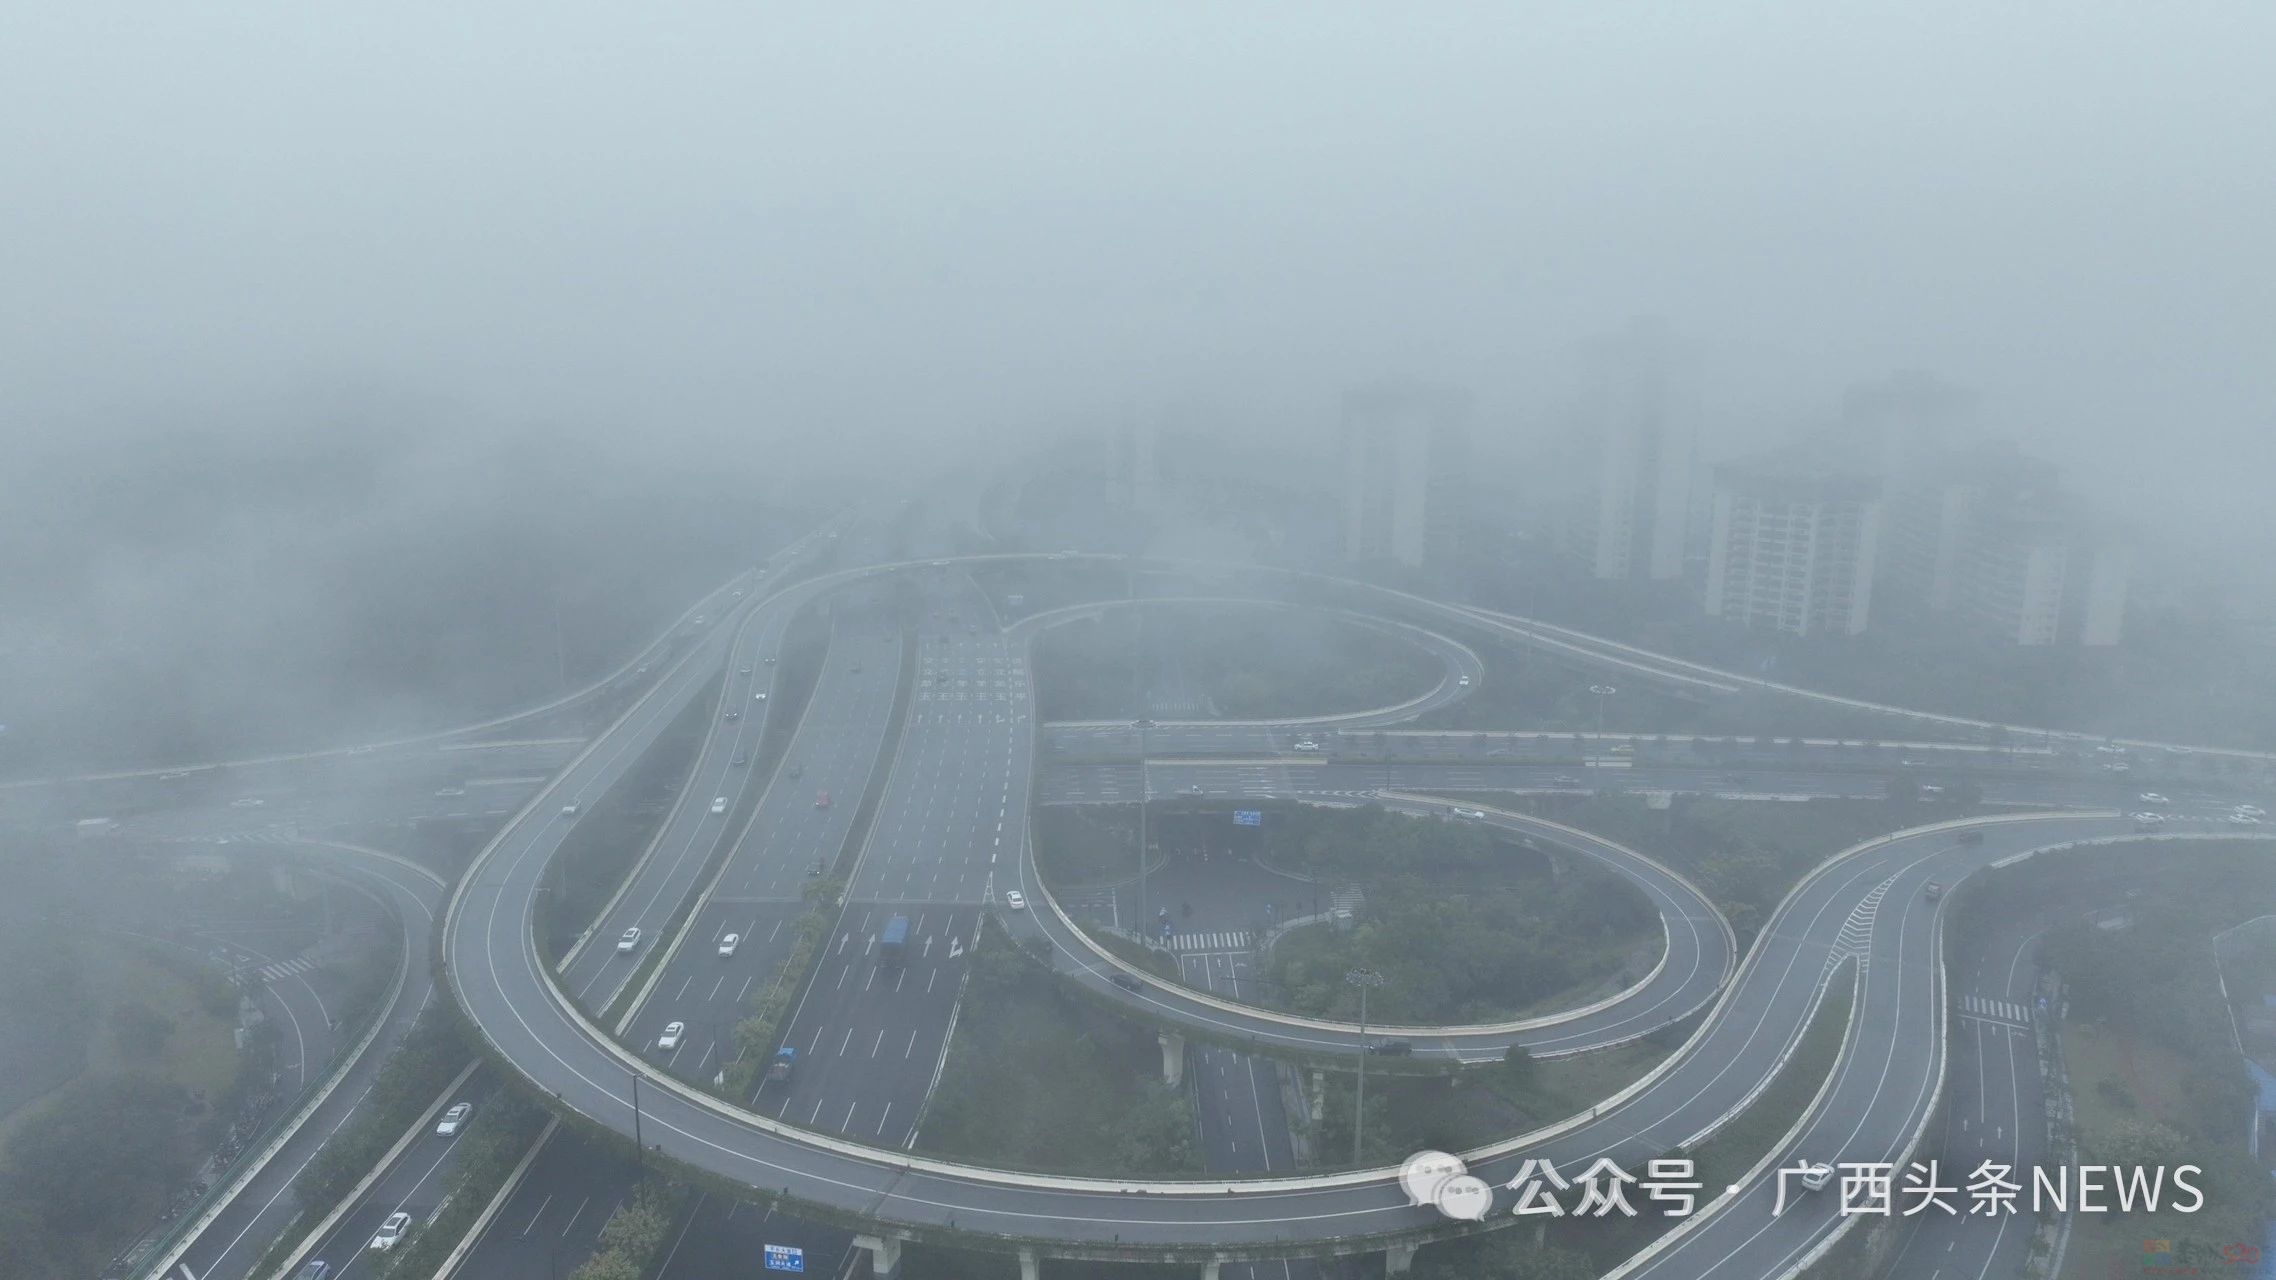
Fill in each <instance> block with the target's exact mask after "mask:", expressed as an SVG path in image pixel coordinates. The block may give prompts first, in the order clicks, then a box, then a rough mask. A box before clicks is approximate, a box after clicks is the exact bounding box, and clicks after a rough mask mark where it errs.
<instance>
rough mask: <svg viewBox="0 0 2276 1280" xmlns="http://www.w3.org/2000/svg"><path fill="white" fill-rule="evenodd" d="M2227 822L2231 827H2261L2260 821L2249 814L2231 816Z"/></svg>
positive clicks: (2233, 814) (2240, 813)
mask: <svg viewBox="0 0 2276 1280" xmlns="http://www.w3.org/2000/svg"><path fill="white" fill-rule="evenodd" d="M2225 821H2226V822H2228V823H2229V825H2231V826H2237V827H2257V826H2259V825H2260V819H2258V818H2255V817H2253V816H2252V815H2251V814H2249V813H2242V812H2239V813H2232V814H2230V815H2229V816H2228V817H2227V818H2226V819H2225Z"/></svg>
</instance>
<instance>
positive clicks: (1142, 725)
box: [1136, 719, 1154, 929]
mask: <svg viewBox="0 0 2276 1280" xmlns="http://www.w3.org/2000/svg"><path fill="white" fill-rule="evenodd" d="M1153 724H1154V722H1153V721H1152V720H1146V719H1141V720H1139V721H1138V723H1137V726H1136V727H1137V729H1138V919H1139V920H1141V921H1143V922H1144V923H1142V924H1141V925H1139V927H1140V928H1141V929H1151V928H1153V927H1154V922H1153V921H1152V920H1150V919H1148V918H1147V916H1146V802H1147V801H1148V800H1151V799H1153V797H1154V787H1153V777H1152V775H1151V774H1149V773H1148V772H1147V771H1146V730H1148V729H1149V728H1152V727H1153Z"/></svg>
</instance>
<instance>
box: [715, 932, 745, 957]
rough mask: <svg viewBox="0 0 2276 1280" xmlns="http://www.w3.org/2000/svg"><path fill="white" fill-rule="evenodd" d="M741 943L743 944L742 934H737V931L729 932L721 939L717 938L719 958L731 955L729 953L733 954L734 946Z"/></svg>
mask: <svg viewBox="0 0 2276 1280" xmlns="http://www.w3.org/2000/svg"><path fill="white" fill-rule="evenodd" d="M742 945H743V935H742V934H739V933H730V934H728V935H727V936H726V937H724V938H721V939H720V940H719V958H720V959H722V960H724V959H726V958H727V957H729V956H731V955H734V954H735V948H737V947H739V946H742Z"/></svg>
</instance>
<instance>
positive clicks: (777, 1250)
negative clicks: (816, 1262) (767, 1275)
mask: <svg viewBox="0 0 2276 1280" xmlns="http://www.w3.org/2000/svg"><path fill="white" fill-rule="evenodd" d="M764 1248H765V1250H766V1256H767V1270H769V1271H796V1272H799V1273H801V1274H804V1272H805V1270H806V1251H805V1250H804V1249H801V1248H799V1247H798V1246H797V1245H794V1244H770V1245H766V1246H764Z"/></svg>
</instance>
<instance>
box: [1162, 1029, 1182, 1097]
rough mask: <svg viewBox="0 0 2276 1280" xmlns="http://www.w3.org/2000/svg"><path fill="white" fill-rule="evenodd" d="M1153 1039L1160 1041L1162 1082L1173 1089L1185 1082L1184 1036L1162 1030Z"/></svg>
mask: <svg viewBox="0 0 2276 1280" xmlns="http://www.w3.org/2000/svg"><path fill="white" fill-rule="evenodd" d="M1155 1039H1157V1040H1160V1041H1161V1042H1162V1083H1163V1084H1166V1085H1168V1086H1169V1087H1171V1088H1172V1089H1175V1088H1177V1087H1178V1086H1179V1085H1181V1084H1183V1083H1185V1037H1184V1036H1181V1035H1178V1034H1177V1033H1176V1032H1172V1031H1164V1032H1162V1033H1161V1034H1160V1035H1159V1036H1156V1037H1155Z"/></svg>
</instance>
